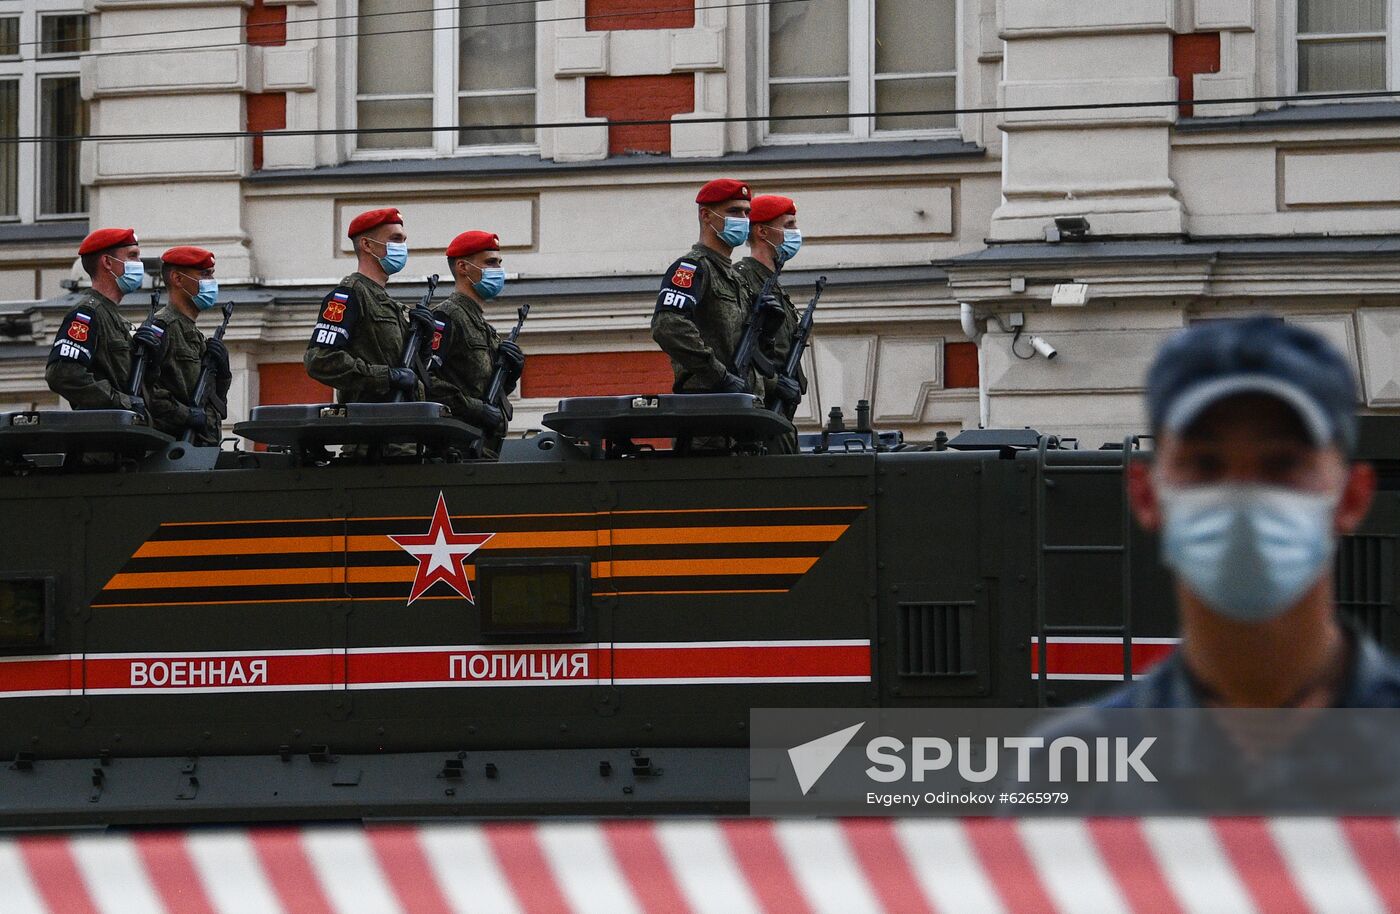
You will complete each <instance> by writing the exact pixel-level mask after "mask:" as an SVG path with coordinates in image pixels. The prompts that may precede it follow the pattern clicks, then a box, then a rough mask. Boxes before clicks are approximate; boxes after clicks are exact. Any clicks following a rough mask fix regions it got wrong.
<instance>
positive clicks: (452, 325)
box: [428, 292, 509, 454]
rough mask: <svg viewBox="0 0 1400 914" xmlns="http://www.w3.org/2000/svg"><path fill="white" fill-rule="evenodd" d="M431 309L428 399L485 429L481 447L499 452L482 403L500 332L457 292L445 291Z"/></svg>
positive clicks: (498, 443) (493, 366) (470, 301)
mask: <svg viewBox="0 0 1400 914" xmlns="http://www.w3.org/2000/svg"><path fill="white" fill-rule="evenodd" d="M435 313H436V315H437V330H436V331H435V332H434V333H433V340H432V344H431V347H430V349H431V352H432V356H431V361H430V363H429V364H430V366H431V374H430V376H429V379H428V399H429V400H433V401H435V402H437V403H441V404H443V405H444V406H446V407H447V408H448V409H449V410H451V411H452V415H453V417H454V418H457V419H460V420H462V421H463V422H466V423H468V424H469V425H475V426H477V427H479V428H481V429H482V431H484V432H485V433H486V441H485V444H486V450H487V451H488V452H490V453H494V454H499V453H500V450H501V437H500V436H499V435H496V434H494V432H495V429H492V428H489V427H488V423H487V422H486V419H485V417H484V416H483V414H482V407H483V406H485V405H487V404H486V390H487V388H488V387H490V386H491V375H492V374H493V373H494V371H495V367H496V350H497V349H498V348H499V347H500V345H501V337H500V335H499V334H497V333H496V328H495V327H492V326H491V325H490V324H489V323H487V321H486V316H485V315H484V314H482V313H481V306H480V305H478V304H477V303H476V302H474V301H472V300H471V299H470V298H468V297H467V296H466V295H463V294H462V293H461V292H453V293H452V294H451V295H449V296H448V297H447V300H446V301H444V302H442V303H441V304H440V305H438V306H437V308H436V309H435ZM503 412H504V410H503ZM506 415H507V417H508V416H509V414H508V413H507V414H506Z"/></svg>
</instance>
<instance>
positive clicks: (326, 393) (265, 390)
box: [258, 362, 335, 406]
mask: <svg viewBox="0 0 1400 914" xmlns="http://www.w3.org/2000/svg"><path fill="white" fill-rule="evenodd" d="M333 400H335V392H334V391H332V390H331V389H330V388H329V387H327V386H326V385H324V384H322V383H321V382H319V381H313V380H311V376H310V375H308V374H307V373H306V369H305V368H304V367H302V364H301V363H300V362H263V363H262V364H260V365H259V366H258V405H259V406H275V405H278V404H282V403H330V402H332V401H333Z"/></svg>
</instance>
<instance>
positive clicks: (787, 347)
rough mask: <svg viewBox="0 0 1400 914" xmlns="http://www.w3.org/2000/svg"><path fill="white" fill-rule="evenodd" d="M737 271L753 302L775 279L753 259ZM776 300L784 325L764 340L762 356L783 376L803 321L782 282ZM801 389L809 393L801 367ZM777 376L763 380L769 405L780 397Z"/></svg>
mask: <svg viewBox="0 0 1400 914" xmlns="http://www.w3.org/2000/svg"><path fill="white" fill-rule="evenodd" d="M734 271H735V272H736V273H738V274H739V281H740V282H741V283H743V285H744V296H745V300H746V301H753V300H754V299H755V298H757V297H758V293H759V292H761V291H762V290H763V284H764V283H766V282H767V281H768V277H770V276H772V275H773V271H772V270H770V269H768V268H767V267H766V266H764V265H763V264H762V263H759V262H758V261H757V260H755V259H754V258H752V257H745V258H744V259H743V260H741V261H739V262H738V263H737V264H735V265H734ZM771 291H772V293H773V297H774V298H776V299H777V300H778V302H779V304H781V305H782V306H783V322H782V325H781V326H779V327H778V328H777V329H776V330H774V331H773V334H772V336H765V337H764V338H763V354H764V355H766V356H768V358H770V359H772V361H773V368H774V369H776V371H777V372H778V373H779V374H781V373H782V370H783V365H784V364H786V363H787V359H788V354H789V353H791V352H792V343H793V339H792V337H793V334H794V333H796V332H797V324H798V322H799V321H800V320H801V315H799V314H798V312H797V308H795V307H794V306H793V304H792V299H791V298H788V294H787V291H786V290H785V289H783V283H782V280H777V281H775V282H774V283H773V288H772V290H771ZM794 380H795V381H797V386H798V388H799V389H800V390H801V391H802V392H803V393H804V394H805V393H806V392H807V375H806V373H805V372H804V371H803V370H802V364H801V363H800V362H799V363H798V365H797V377H796V378H794ZM777 387H778V375H777V374H775V375H774V376H773V377H771V378H764V379H763V395H764V399H765V400H766V401H769V402H771V401H773V399H774V398H776V397H777Z"/></svg>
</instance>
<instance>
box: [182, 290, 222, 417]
mask: <svg viewBox="0 0 1400 914" xmlns="http://www.w3.org/2000/svg"><path fill="white" fill-rule="evenodd" d="M231 317H233V302H227V303H226V304H225V305H224V320H223V323H221V324H219V329H218V330H215V331H214V339H216V340H219V341H220V342H223V339H224V332H225V331H227V330H228V322H229V318H231ZM213 385H214V369H213V367H211V366H210V365H208V364H205V365H202V366H200V369H199V380H198V381H196V382H195V385H194V396H193V397H192V398H191V401H190V405H191V406H197V407H199V408H200V409H204V410H207V409H208V401H209V389H210V388H211V387H212V386H213ZM180 440H181V441H183V442H185V443H186V444H189V443H190V442H191V441H193V440H194V429H192V428H187V429H185V432H184V434H183V435H181V436H180Z"/></svg>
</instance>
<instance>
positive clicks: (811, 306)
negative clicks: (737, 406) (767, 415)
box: [766, 276, 826, 419]
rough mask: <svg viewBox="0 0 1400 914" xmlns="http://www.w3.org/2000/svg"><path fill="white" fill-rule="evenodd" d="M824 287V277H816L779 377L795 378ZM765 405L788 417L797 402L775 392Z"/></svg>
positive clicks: (792, 412)
mask: <svg viewBox="0 0 1400 914" xmlns="http://www.w3.org/2000/svg"><path fill="white" fill-rule="evenodd" d="M825 288H826V277H825V276H818V277H817V288H816V290H815V291H814V292H813V293H812V300H811V301H809V302H807V307H806V308H804V309H803V310H802V318H801V319H800V320H799V321H798V322H797V329H796V330H795V331H793V334H792V349H791V350H789V351H788V357H787V362H786V363H785V364H784V365H783V373H782V375H781V376H780V377H784V378H791V379H792V380H793V381H796V380H797V371H798V368H799V367H800V366H801V365H802V356H803V354H804V353H805V352H806V351H807V344H808V343H810V342H811V341H812V319H813V317H814V316H815V315H816V312H817V301H818V299H820V298H821V297H822V289H825ZM766 405H767V407H768V408H769V409H771V410H773V411H774V412H776V413H781V414H782V415H784V416H786V417H787V418H788V419H791V418H792V417H793V416H794V415H796V414H797V403H789V402H787V401H786V400H783V399H782V398H781V397H779V396H778V395H777V394H773V395H772V396H770V397H769V398H768V402H767V404H766Z"/></svg>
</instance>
